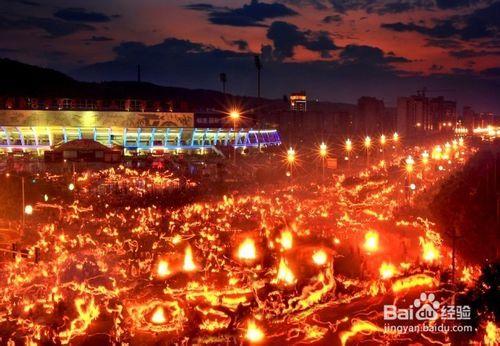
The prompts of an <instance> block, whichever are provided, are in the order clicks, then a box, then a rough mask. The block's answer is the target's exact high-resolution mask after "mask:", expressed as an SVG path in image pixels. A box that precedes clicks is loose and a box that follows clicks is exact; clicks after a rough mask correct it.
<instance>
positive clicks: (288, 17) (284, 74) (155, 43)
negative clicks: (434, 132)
mask: <svg viewBox="0 0 500 346" xmlns="http://www.w3.org/2000/svg"><path fill="white" fill-rule="evenodd" d="M0 6H1V9H0V56H2V57H7V58H11V59H16V60H19V61H22V62H26V63H31V64H36V65H40V66H45V67H51V68H54V69H57V70H59V71H62V72H65V73H68V74H69V75H71V76H73V77H75V78H78V79H83V80H92V81H101V80H132V79H135V78H136V65H137V64H141V66H142V72H143V73H142V77H143V80H145V81H149V82H154V83H158V84H161V85H172V86H182V87H188V88H205V89H216V90H220V83H219V73H220V72H226V74H227V78H228V89H229V91H230V92H233V93H237V94H246V95H255V94H256V72H255V66H254V61H253V55H254V54H256V53H261V54H262V61H263V65H264V69H263V71H262V79H263V82H262V83H263V87H262V89H263V91H262V94H263V96H265V97H276V98H280V97H281V96H282V95H283V94H285V93H290V92H293V91H298V90H306V91H307V92H308V95H309V96H310V97H313V98H318V99H320V100H330V101H337V102H355V101H356V100H357V98H358V97H359V96H362V95H372V96H376V97H380V98H383V99H384V101H385V102H386V104H388V105H394V104H395V101H396V97H397V95H407V94H411V93H415V91H416V90H417V89H418V88H421V87H423V86H427V88H428V89H430V90H446V91H441V92H437V93H429V96H434V95H439V94H442V95H444V96H446V97H448V98H450V99H455V100H458V101H459V106H461V105H464V104H470V105H472V106H474V107H475V108H476V109H477V110H478V111H494V112H497V113H500V60H499V58H500V35H499V33H500V1H488V0H486V1H474V0H410V1H405V0H283V1H257V0H245V1H239V0H217V1H205V2H197V1H196V0H193V1H176V0H142V1H138V0H120V1H119V0H106V1H102V0H85V1H63V0H60V1H55V0H47V1H37V0H0Z"/></svg>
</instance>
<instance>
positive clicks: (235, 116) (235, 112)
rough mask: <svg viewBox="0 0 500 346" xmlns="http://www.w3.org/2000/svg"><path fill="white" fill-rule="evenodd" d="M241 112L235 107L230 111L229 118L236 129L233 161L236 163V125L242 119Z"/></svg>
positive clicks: (234, 129)
mask: <svg viewBox="0 0 500 346" xmlns="http://www.w3.org/2000/svg"><path fill="white" fill-rule="evenodd" d="M240 117H241V114H240V112H239V111H238V110H236V109H233V110H231V111H230V112H229V118H231V120H232V121H233V131H234V151H233V163H234V164H236V145H237V143H236V141H237V139H238V138H237V131H236V125H237V123H238V120H240Z"/></svg>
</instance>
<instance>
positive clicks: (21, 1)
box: [8, 0, 40, 7]
mask: <svg viewBox="0 0 500 346" xmlns="http://www.w3.org/2000/svg"><path fill="white" fill-rule="evenodd" d="M8 1H9V2H17V3H18V4H21V5H27V6H35V7H39V6H40V3H39V2H35V1H30V0H8Z"/></svg>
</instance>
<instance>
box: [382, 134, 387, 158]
mask: <svg viewBox="0 0 500 346" xmlns="http://www.w3.org/2000/svg"><path fill="white" fill-rule="evenodd" d="M386 142H387V138H386V137H385V135H381V136H380V147H381V149H382V160H383V161H384V163H385V149H384V146H385V143H386Z"/></svg>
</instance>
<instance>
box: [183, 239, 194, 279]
mask: <svg viewBox="0 0 500 346" xmlns="http://www.w3.org/2000/svg"><path fill="white" fill-rule="evenodd" d="M182 268H183V269H184V271H187V272H192V271H193V270H195V269H196V265H195V264H194V261H193V250H191V246H190V245H188V246H186V250H185V251H184V265H183V267H182Z"/></svg>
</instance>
